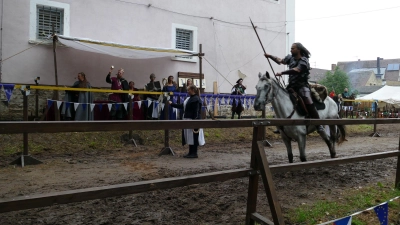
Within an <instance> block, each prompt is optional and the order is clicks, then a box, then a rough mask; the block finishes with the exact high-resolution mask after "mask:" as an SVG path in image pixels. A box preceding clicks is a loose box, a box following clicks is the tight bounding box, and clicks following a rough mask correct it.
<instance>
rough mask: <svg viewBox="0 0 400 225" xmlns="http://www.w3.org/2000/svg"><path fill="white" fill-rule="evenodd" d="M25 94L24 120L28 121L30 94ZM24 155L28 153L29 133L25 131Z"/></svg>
mask: <svg viewBox="0 0 400 225" xmlns="http://www.w3.org/2000/svg"><path fill="white" fill-rule="evenodd" d="M22 94H23V116H24V121H28V96H26V94H25V92H23V93H22ZM22 155H28V133H26V132H24V152H23V154H22Z"/></svg>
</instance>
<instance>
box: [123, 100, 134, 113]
mask: <svg viewBox="0 0 400 225" xmlns="http://www.w3.org/2000/svg"><path fill="white" fill-rule="evenodd" d="M122 104H123V105H124V108H125V110H127V111H128V103H126V102H125V103H122ZM132 106H133V103H132Z"/></svg>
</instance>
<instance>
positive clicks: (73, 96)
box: [61, 72, 93, 121]
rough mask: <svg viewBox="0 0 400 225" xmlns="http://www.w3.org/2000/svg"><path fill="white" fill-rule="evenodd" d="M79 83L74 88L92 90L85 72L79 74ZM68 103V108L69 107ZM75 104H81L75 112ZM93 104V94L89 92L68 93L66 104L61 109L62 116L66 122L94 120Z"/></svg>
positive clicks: (65, 99) (65, 98)
mask: <svg viewBox="0 0 400 225" xmlns="http://www.w3.org/2000/svg"><path fill="white" fill-rule="evenodd" d="M77 78H78V81H76V82H75V83H74V84H73V85H72V87H73V88H91V86H90V83H89V81H87V80H86V75H85V73H83V72H80V73H78V77H77ZM67 103H68V105H69V106H68V107H67ZM74 103H79V105H78V107H77V108H76V110H75V105H74ZM91 103H93V93H92V92H87V91H66V93H65V97H64V104H63V107H62V109H61V115H63V117H64V119H65V120H81V121H87V120H93V111H92V110H91V107H90V104H91Z"/></svg>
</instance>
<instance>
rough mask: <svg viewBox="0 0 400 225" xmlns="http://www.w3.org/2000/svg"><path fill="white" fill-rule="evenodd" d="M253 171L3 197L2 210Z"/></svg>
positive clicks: (245, 173) (226, 177) (213, 179)
mask: <svg viewBox="0 0 400 225" xmlns="http://www.w3.org/2000/svg"><path fill="white" fill-rule="evenodd" d="M251 171H252V170H251V169H235V170H225V171H220V172H213V173H203V174H197V175H190V176H184V177H173V178H164V179H157V180H149V181H140V182H135V183H125V184H116V185H110V186H103V187H94V188H85V189H78V190H70V191H62V192H55V193H47V194H39V195H29V196H23V197H17V198H12V199H9V200H0V213H4V212H11V211H16V210H24V209H32V208H39V207H45V206H51V205H54V204H67V203H72V202H82V201H87V200H93V199H100V198H108V197H115V196H121V195H128V194H136V193H141V192H148V191H155V190H162V189H169V188H176V187H184V186H188V185H192V184H203V183H209V182H217V181H226V180H230V179H236V178H242V177H247V176H249V174H250V172H251Z"/></svg>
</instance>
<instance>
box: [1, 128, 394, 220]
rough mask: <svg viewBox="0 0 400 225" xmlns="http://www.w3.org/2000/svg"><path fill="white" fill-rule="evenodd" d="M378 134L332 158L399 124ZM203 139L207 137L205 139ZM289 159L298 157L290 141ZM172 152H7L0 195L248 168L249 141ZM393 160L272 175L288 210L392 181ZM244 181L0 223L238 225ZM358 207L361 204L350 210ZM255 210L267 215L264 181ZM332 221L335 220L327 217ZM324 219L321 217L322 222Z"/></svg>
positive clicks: (375, 142) (377, 143) (315, 144)
mask: <svg viewBox="0 0 400 225" xmlns="http://www.w3.org/2000/svg"><path fill="white" fill-rule="evenodd" d="M378 131H379V133H380V134H381V137H369V136H368V133H359V134H351V133H349V134H348V137H347V139H348V141H346V142H345V143H344V144H342V145H341V146H338V147H337V156H338V157H345V156H354V155H361V154H367V153H377V152H383V151H389V150H398V148H399V131H400V126H399V125H395V124H394V125H378ZM269 141H270V143H271V144H272V145H273V147H272V148H268V147H266V148H265V151H266V154H267V157H268V161H269V162H270V164H271V165H274V164H281V163H287V162H288V160H287V155H286V149H285V147H284V145H283V143H282V142H281V140H280V139H277V138H276V139H270V140H269ZM206 142H207V139H206ZM293 146H294V151H293V153H294V154H295V155H294V160H295V162H299V153H298V150H297V145H296V143H293ZM172 148H173V150H174V151H175V152H176V156H161V157H159V156H158V152H159V150H160V149H158V148H154V147H151V146H143V145H139V146H138V147H132V146H128V147H126V148H124V149H119V150H115V151H105V152H104V151H103V152H99V151H96V150H92V151H89V150H88V151H83V152H81V153H79V154H62V155H57V154H46V152H44V153H42V154H39V155H36V156H35V157H36V158H38V159H40V160H42V161H43V162H44V163H43V164H41V165H36V166H26V167H23V168H21V167H18V166H17V167H15V166H10V165H8V163H9V162H10V161H12V160H13V158H12V157H6V158H1V159H0V184H1V189H0V200H6V199H10V198H13V197H17V196H24V195H34V194H41V193H50V192H57V191H66V190H73V189H80V188H89V187H96V186H105V185H111V184H121V183H129V182H136V181H143V180H151V179H158V178H166V177H176V176H184V175H191V174H199V173H204V172H214V171H222V170H227V169H238V168H248V167H249V162H250V148H251V143H250V142H249V141H245V142H241V141H237V142H230V143H221V144H213V145H210V144H207V143H206V145H205V146H202V147H200V148H199V158H198V159H185V158H183V157H182V155H183V154H185V153H186V151H187V147H186V146H185V147H182V146H172ZM307 149H308V150H307V159H308V160H309V161H312V160H322V159H328V158H329V151H328V149H327V147H326V145H325V144H324V142H323V141H322V140H321V139H320V138H319V137H315V136H310V137H308V139H307ZM396 162H397V160H396V159H395V158H388V159H380V160H374V161H366V162H360V163H355V164H346V165H341V166H336V167H328V168H320V169H309V170H301V171H295V172H288V173H276V174H274V175H273V179H274V181H275V187H276V189H277V193H278V198H279V200H280V203H281V207H282V210H283V212H284V213H285V216H286V218H287V212H288V210H289V209H291V208H293V207H297V206H299V205H302V204H310V203H312V202H314V201H317V200H325V199H327V200H335V199H339V198H340V197H341V195H342V194H343V193H344V192H346V191H347V190H350V189H357V188H362V187H365V186H368V185H371V184H376V183H377V182H382V183H386V182H388V183H393V185H394V179H395V169H396ZM247 188H248V178H243V179H235V180H230V181H226V182H218V183H209V184H200V185H191V186H187V187H182V188H174V189H169V190H162V191H154V192H147V193H142V194H134V195H128V196H121V197H113V198H107V199H100V200H92V201H86V202H79V203H71V204H66V205H55V206H51V207H45V208H37V209H31V210H22V211H16V212H10V213H2V214H0V224H2V225H6V224H244V221H245V213H246V202H247ZM356 210H362V209H355V211H356ZM257 211H258V212H259V213H260V214H261V215H264V216H266V217H268V218H270V219H271V217H270V212H269V206H268V201H267V198H266V196H265V193H264V189H263V185H262V182H260V187H259V197H258V205H257ZM332 219H333V218H332ZM321 222H324V221H321Z"/></svg>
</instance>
